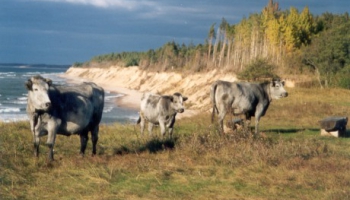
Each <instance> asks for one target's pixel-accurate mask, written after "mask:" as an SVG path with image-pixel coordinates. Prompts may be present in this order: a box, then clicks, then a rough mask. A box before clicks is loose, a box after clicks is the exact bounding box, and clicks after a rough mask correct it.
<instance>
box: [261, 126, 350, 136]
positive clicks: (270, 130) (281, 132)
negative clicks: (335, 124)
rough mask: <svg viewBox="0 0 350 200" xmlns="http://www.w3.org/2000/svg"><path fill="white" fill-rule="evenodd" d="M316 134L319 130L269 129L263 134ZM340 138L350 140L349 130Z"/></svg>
mask: <svg viewBox="0 0 350 200" xmlns="http://www.w3.org/2000/svg"><path fill="white" fill-rule="evenodd" d="M306 130H307V131H311V132H318V133H320V129H318V128H311V129H310V128H308V129H293V128H291V129H269V130H265V131H264V132H265V133H279V134H296V133H300V132H304V131H306ZM340 137H342V138H350V130H346V133H345V134H343V135H341V136H340Z"/></svg>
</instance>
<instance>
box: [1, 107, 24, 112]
mask: <svg viewBox="0 0 350 200" xmlns="http://www.w3.org/2000/svg"><path fill="white" fill-rule="evenodd" d="M14 112H21V109H20V108H14V107H7V108H6V107H5V108H0V113H14Z"/></svg>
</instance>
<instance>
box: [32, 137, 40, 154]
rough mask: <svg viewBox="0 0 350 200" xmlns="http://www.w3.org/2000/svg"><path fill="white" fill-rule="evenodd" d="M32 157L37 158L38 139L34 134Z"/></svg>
mask: <svg viewBox="0 0 350 200" xmlns="http://www.w3.org/2000/svg"><path fill="white" fill-rule="evenodd" d="M33 143H34V156H36V157H39V146H40V138H39V136H36V135H35V134H34V141H33Z"/></svg>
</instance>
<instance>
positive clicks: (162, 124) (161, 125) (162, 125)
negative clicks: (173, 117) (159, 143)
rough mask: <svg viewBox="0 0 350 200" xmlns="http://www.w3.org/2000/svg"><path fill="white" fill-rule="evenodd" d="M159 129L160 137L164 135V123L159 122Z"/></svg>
mask: <svg viewBox="0 0 350 200" xmlns="http://www.w3.org/2000/svg"><path fill="white" fill-rule="evenodd" d="M159 127H160V133H161V134H162V136H164V135H165V132H166V129H165V123H164V122H161V121H159Z"/></svg>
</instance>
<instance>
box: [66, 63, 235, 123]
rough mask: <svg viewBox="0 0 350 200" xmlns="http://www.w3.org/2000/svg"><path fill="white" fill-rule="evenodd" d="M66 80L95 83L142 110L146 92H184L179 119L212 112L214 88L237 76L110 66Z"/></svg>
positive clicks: (73, 73) (78, 71) (75, 72)
mask: <svg viewBox="0 0 350 200" xmlns="http://www.w3.org/2000/svg"><path fill="white" fill-rule="evenodd" d="M63 77H65V78H68V79H71V80H72V81H80V82H81V81H92V82H95V83H96V84H98V85H100V86H101V87H103V88H104V89H105V90H106V91H110V92H116V93H119V94H123V95H124V96H123V97H121V98H118V100H117V102H116V103H117V105H118V106H119V107H126V108H130V109H135V110H139V107H140V101H141V97H142V94H143V93H144V92H151V93H156V94H162V95H171V94H173V93H175V92H180V93H181V94H182V95H183V96H186V97H188V100H187V101H186V102H185V103H184V105H185V107H186V110H185V112H184V113H181V114H179V115H178V118H183V117H190V116H194V115H196V114H198V113H202V112H209V110H210V107H211V104H210V95H209V92H210V85H211V83H213V82H214V81H216V80H218V79H221V80H227V81H234V80H236V77H235V75H234V74H228V73H220V72H218V71H217V70H212V71H209V72H206V73H201V74H200V73H196V74H186V75H182V74H179V73H176V72H146V71H143V70H140V69H139V68H138V67H118V66H110V67H104V68H75V67H71V68H69V69H68V70H67V72H66V73H65V74H64V75H63Z"/></svg>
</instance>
